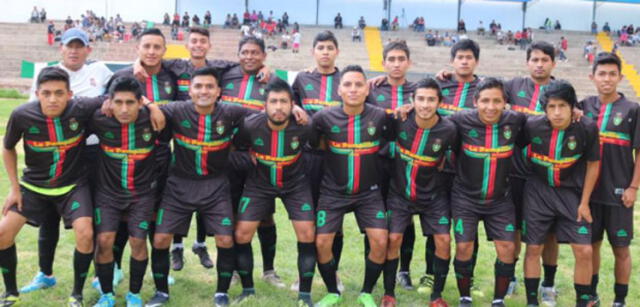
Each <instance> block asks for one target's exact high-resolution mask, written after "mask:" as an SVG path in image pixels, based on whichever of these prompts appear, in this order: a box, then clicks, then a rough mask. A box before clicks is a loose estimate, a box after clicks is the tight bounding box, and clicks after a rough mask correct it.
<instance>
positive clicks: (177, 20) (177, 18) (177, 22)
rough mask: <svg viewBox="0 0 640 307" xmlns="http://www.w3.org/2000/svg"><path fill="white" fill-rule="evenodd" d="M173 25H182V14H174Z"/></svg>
mask: <svg viewBox="0 0 640 307" xmlns="http://www.w3.org/2000/svg"><path fill="white" fill-rule="evenodd" d="M172 25H175V26H180V14H178V13H175V14H173V23H172Z"/></svg>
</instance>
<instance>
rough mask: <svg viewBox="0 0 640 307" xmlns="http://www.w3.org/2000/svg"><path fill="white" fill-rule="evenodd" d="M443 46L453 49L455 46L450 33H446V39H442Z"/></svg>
mask: <svg viewBox="0 0 640 307" xmlns="http://www.w3.org/2000/svg"><path fill="white" fill-rule="evenodd" d="M442 44H443V45H444V46H445V47H451V46H453V38H452V37H451V35H450V34H449V32H445V33H444V37H443V38H442Z"/></svg>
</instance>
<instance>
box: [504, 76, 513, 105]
mask: <svg viewBox="0 0 640 307" xmlns="http://www.w3.org/2000/svg"><path fill="white" fill-rule="evenodd" d="M513 83H514V80H513V79H512V80H509V81H507V82H505V83H504V94H505V95H507V103H508V104H513V101H511V97H513V96H512V93H511V87H512V86H513Z"/></svg>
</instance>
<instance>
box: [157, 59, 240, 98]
mask: <svg viewBox="0 0 640 307" xmlns="http://www.w3.org/2000/svg"><path fill="white" fill-rule="evenodd" d="M238 65H239V64H238V63H236V62H230V61H226V60H212V61H209V60H205V66H206V67H210V68H215V69H218V70H219V71H221V72H225V71H227V70H229V69H231V68H233V67H236V66H238ZM162 66H163V67H166V68H167V70H169V71H171V72H172V73H173V75H175V76H176V78H177V81H176V82H177V88H176V89H177V91H178V93H177V95H176V100H181V101H187V100H189V99H190V98H191V97H190V96H189V86H190V85H191V75H192V74H193V72H194V71H195V70H196V68H195V67H194V66H193V64H192V63H191V60H189V59H174V60H163V61H162Z"/></svg>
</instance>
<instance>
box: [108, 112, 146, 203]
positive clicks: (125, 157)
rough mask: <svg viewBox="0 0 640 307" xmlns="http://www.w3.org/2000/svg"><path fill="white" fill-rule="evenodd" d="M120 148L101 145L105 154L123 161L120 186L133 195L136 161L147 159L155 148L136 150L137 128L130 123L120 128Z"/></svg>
mask: <svg viewBox="0 0 640 307" xmlns="http://www.w3.org/2000/svg"><path fill="white" fill-rule="evenodd" d="M120 139H121V142H120V147H111V146H107V145H105V144H102V143H101V144H100V147H101V148H102V150H103V151H104V152H105V154H106V155H107V156H109V157H111V158H114V159H120V160H121V165H122V166H121V169H120V185H121V186H122V188H123V189H125V190H127V191H129V192H130V193H133V192H134V191H135V166H136V164H135V163H136V161H140V160H144V159H146V158H147V157H148V156H149V155H150V154H151V152H152V151H153V146H149V147H145V148H136V126H135V123H129V124H126V125H122V126H121V127H120Z"/></svg>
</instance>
